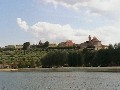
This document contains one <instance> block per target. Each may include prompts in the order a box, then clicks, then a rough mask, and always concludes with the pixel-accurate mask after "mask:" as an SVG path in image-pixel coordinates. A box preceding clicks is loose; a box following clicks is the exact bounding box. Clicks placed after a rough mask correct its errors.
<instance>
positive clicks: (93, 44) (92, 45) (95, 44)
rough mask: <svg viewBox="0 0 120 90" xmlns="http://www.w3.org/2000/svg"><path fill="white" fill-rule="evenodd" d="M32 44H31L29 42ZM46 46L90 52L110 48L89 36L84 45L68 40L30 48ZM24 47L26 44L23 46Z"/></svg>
mask: <svg viewBox="0 0 120 90" xmlns="http://www.w3.org/2000/svg"><path fill="white" fill-rule="evenodd" d="M28 43H30V42H28ZM44 44H47V45H46V46H45V47H48V48H52V49H59V48H66V47H67V48H70V49H72V48H77V49H81V50H83V49H85V48H87V49H89V50H100V49H106V48H108V45H103V44H102V43H101V41H100V40H98V39H97V38H96V37H93V38H92V37H91V36H90V35H89V37H88V40H87V41H85V42H83V43H80V44H76V43H74V42H73V41H72V40H67V41H65V42H60V43H59V44H56V43H50V42H48V41H46V42H45V43H42V41H40V42H39V43H38V44H37V45H34V44H33V45H30V46H29V48H35V47H44V46H43V45H44ZM23 45H24V44H23ZM23 45H8V46H5V47H3V48H4V49H18V50H20V49H23Z"/></svg>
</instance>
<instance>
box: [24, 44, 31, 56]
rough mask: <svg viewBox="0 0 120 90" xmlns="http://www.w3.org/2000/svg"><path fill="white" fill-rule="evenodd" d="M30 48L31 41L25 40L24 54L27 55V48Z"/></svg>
mask: <svg viewBox="0 0 120 90" xmlns="http://www.w3.org/2000/svg"><path fill="white" fill-rule="evenodd" d="M29 48H30V42H25V43H24V44H23V50H24V55H25V50H28V49H29Z"/></svg>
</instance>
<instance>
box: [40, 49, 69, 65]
mask: <svg viewBox="0 0 120 90" xmlns="http://www.w3.org/2000/svg"><path fill="white" fill-rule="evenodd" d="M66 62H67V52H65V51H50V52H48V53H47V55H46V56H44V57H43V58H42V59H41V63H42V65H43V67H52V66H57V67H58V66H63V65H64V64H65V63H66Z"/></svg>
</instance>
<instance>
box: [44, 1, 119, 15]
mask: <svg viewBox="0 0 120 90" xmlns="http://www.w3.org/2000/svg"><path fill="white" fill-rule="evenodd" d="M43 1H45V2H46V3H52V4H53V5H54V6H55V7H57V6H64V7H66V8H70V9H74V10H77V11H81V10H83V8H84V9H85V10H86V12H88V11H89V13H91V14H92V13H94V14H95V15H99V14H106V13H107V14H109V13H110V14H118V13H120V6H119V3H120V0H43Z"/></svg>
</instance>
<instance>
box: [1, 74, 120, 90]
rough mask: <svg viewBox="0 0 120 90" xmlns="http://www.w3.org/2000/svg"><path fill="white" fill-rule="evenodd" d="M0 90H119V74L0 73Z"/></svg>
mask: <svg viewBox="0 0 120 90" xmlns="http://www.w3.org/2000/svg"><path fill="white" fill-rule="evenodd" d="M0 90H120V73H107V72H0Z"/></svg>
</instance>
